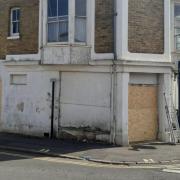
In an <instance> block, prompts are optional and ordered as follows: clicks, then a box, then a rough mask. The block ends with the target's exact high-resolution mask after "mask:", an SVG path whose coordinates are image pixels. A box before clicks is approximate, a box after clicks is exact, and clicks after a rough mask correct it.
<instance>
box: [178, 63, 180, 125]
mask: <svg viewBox="0 0 180 180" xmlns="http://www.w3.org/2000/svg"><path fill="white" fill-rule="evenodd" d="M178 122H179V125H180V61H179V62H178Z"/></svg>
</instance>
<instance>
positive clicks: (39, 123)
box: [1, 71, 59, 136]
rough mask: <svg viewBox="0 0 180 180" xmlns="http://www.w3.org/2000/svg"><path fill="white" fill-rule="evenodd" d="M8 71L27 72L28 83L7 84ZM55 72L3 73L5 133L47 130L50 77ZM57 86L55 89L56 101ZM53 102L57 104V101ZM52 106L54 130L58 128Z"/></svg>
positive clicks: (32, 132) (56, 110)
mask: <svg viewBox="0 0 180 180" xmlns="http://www.w3.org/2000/svg"><path fill="white" fill-rule="evenodd" d="M10 74H27V85H10ZM58 77H59V74H58V73H57V72H41V71H40V72H23V71H21V72H11V71H8V72H6V74H5V76H4V79H3V111H2V121H1V122H2V127H1V129H2V130H3V131H5V132H14V133H21V134H29V135H35V136H43V135H44V133H46V132H47V133H49V132H50V127H51V126H50V123H51V119H50V116H51V91H52V90H51V82H50V79H51V78H58ZM57 98H58V89H57V90H56V99H55V100H56V101H57ZM57 102H58V101H57ZM57 102H56V104H57ZM57 112H58V109H55V119H56V121H55V127H54V128H55V130H56V131H57V115H58V114H57Z"/></svg>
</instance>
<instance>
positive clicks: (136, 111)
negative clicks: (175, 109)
mask: <svg viewBox="0 0 180 180" xmlns="http://www.w3.org/2000/svg"><path fill="white" fill-rule="evenodd" d="M157 92H158V88H157V86H156V85H129V109H128V113H129V122H128V128H129V130H128V133H129V134H128V136H129V142H130V143H132V142H141V141H150V140H156V139H157V132H158V118H157V117H158V116H157Z"/></svg>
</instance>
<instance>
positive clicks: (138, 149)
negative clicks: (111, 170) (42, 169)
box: [0, 133, 180, 165]
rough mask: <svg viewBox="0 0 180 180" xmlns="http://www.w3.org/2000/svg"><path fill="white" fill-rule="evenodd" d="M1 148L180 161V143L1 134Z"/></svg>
mask: <svg viewBox="0 0 180 180" xmlns="http://www.w3.org/2000/svg"><path fill="white" fill-rule="evenodd" d="M0 150H14V151H20V152H26V153H36V154H39V155H46V156H52V157H61V158H68V159H75V160H87V161H91V162H97V163H105V164H114V165H142V164H145V165H151V164H176V163H177V164H178V163H180V144H177V145H171V144H166V143H161V142H149V143H141V144H134V145H131V146H129V147H120V146H113V145H108V144H101V143H89V142H76V141H67V140H66V141H63V140H57V139H54V140H51V139H46V138H35V137H28V136H21V135H16V134H7V133H0Z"/></svg>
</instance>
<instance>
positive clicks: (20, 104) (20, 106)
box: [16, 102, 24, 112]
mask: <svg viewBox="0 0 180 180" xmlns="http://www.w3.org/2000/svg"><path fill="white" fill-rule="evenodd" d="M16 107H17V109H18V111H21V112H23V111H24V102H21V103H19V104H17V106H16Z"/></svg>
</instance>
